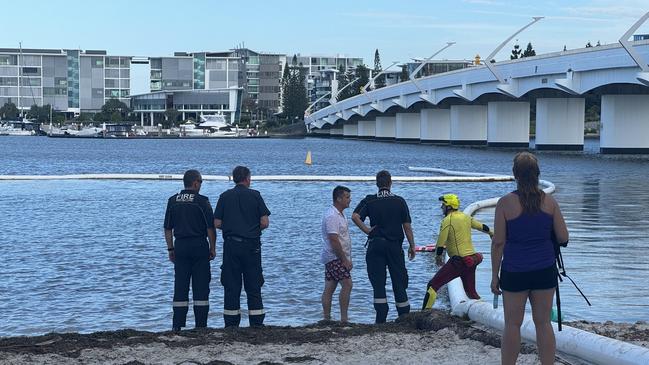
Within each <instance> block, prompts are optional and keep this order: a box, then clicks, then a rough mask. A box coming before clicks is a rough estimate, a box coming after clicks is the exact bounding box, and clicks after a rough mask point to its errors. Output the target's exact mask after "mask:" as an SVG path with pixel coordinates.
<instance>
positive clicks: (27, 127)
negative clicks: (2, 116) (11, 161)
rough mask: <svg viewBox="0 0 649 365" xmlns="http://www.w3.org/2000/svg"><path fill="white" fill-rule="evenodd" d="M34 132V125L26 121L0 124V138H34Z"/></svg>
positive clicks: (35, 128)
mask: <svg viewBox="0 0 649 365" xmlns="http://www.w3.org/2000/svg"><path fill="white" fill-rule="evenodd" d="M36 130H37V127H36V126H35V124H34V123H32V122H30V121H28V120H27V119H23V120H22V121H7V122H5V123H4V124H0V136H35V135H36V134H37V133H36Z"/></svg>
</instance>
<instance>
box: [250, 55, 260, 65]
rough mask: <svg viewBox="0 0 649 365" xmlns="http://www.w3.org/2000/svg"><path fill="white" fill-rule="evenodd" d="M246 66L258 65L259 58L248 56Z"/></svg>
mask: <svg viewBox="0 0 649 365" xmlns="http://www.w3.org/2000/svg"><path fill="white" fill-rule="evenodd" d="M248 64H249V65H258V64H259V56H250V57H248Z"/></svg>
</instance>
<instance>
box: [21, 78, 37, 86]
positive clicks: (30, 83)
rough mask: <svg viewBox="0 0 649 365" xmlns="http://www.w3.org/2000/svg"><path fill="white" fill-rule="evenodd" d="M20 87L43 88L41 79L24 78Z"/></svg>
mask: <svg viewBox="0 0 649 365" xmlns="http://www.w3.org/2000/svg"><path fill="white" fill-rule="evenodd" d="M20 86H41V78H40V77H23V78H21V79H20Z"/></svg>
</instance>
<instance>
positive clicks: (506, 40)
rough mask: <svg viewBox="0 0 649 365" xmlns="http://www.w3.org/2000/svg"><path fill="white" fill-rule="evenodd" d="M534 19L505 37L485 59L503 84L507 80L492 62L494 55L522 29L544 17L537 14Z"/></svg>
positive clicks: (486, 64) (490, 69)
mask: <svg viewBox="0 0 649 365" xmlns="http://www.w3.org/2000/svg"><path fill="white" fill-rule="evenodd" d="M532 19H533V20H532V21H531V22H529V23H528V24H527V25H525V26H524V27H523V28H521V29H519V30H518V31H517V32H516V33H514V34H512V35H511V36H509V38H507V39H505V41H504V42H502V43H501V44H500V45H499V46H498V47H496V49H494V51H493V52H491V54H490V55H489V56H487V58H486V59H485V66H487V68H488V69H489V71H491V73H492V74H493V75H494V76H495V77H496V79H498V81H499V82H500V83H501V84H505V83H506V81H505V79H504V78H503V77H502V75H500V73H499V72H498V71H497V70H496V66H494V65H493V64H492V63H491V62H492V60H493V59H494V56H495V55H496V54H497V53H498V52H500V50H501V49H503V47H505V45H507V43H509V41H511V40H512V39H514V37H516V36H517V35H518V34H519V33H520V32H522V31H524V30H525V29H527V28H529V27H531V26H532V24H534V23H536V22H538V21H539V20H541V19H543V17H542V16H535V17H532ZM494 62H495V61H494Z"/></svg>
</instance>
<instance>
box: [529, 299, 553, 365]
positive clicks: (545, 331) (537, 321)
mask: <svg viewBox="0 0 649 365" xmlns="http://www.w3.org/2000/svg"><path fill="white" fill-rule="evenodd" d="M553 298H554V288H552V289H545V290H532V291H531V292H530V304H532V318H533V319H534V327H535V328H536V344H537V347H538V349H539V358H540V359H541V364H554V355H555V353H556V348H557V343H556V341H555V339H554V329H553V328H552V324H551V323H550V315H551V312H552V299H553Z"/></svg>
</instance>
